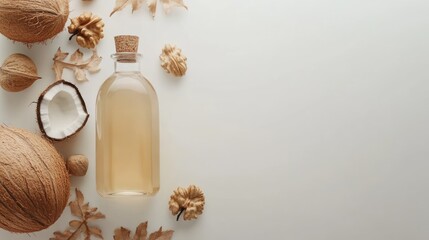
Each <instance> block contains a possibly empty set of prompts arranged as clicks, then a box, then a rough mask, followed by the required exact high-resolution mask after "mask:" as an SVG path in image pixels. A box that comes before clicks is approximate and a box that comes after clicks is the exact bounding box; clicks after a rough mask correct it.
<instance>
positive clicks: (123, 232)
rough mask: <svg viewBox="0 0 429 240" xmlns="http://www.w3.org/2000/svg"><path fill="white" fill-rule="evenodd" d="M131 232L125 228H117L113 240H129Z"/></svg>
mask: <svg viewBox="0 0 429 240" xmlns="http://www.w3.org/2000/svg"><path fill="white" fill-rule="evenodd" d="M130 234H131V231H130V230H128V229H126V228H123V227H121V228H118V229H116V230H115V235H114V236H113V239H114V240H130Z"/></svg>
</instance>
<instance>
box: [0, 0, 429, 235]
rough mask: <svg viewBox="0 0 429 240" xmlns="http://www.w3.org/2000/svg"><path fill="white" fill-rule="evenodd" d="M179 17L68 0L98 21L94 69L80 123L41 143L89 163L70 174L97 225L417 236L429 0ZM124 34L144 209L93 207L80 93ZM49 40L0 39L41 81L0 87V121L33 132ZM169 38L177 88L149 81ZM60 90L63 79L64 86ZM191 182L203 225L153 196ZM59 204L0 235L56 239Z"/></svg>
mask: <svg viewBox="0 0 429 240" xmlns="http://www.w3.org/2000/svg"><path fill="white" fill-rule="evenodd" d="M186 2H187V4H188V7H189V10H188V11H186V10H184V9H173V11H172V13H171V14H170V15H165V14H164V13H163V12H162V8H161V7H160V6H159V8H158V14H157V16H156V18H155V20H152V18H151V17H150V13H149V12H148V10H147V9H145V8H142V9H141V10H139V11H137V12H135V13H134V14H131V9H130V8H126V9H125V10H123V11H122V12H119V13H117V14H115V15H114V16H113V17H108V15H109V13H110V11H111V10H112V8H113V6H114V0H104V1H101V0H94V1H92V2H90V3H83V2H81V1H78V0H73V1H72V2H71V6H70V7H71V10H72V12H71V14H70V17H75V16H77V15H79V14H80V13H81V12H83V11H84V10H89V11H93V12H94V13H97V14H98V15H100V16H102V17H103V19H104V21H105V23H106V27H105V34H106V37H105V39H103V41H102V42H101V44H100V45H99V48H98V50H99V53H100V54H101V55H102V57H103V58H104V59H103V62H102V64H101V67H102V71H101V72H100V73H98V74H94V75H90V76H89V77H90V80H89V81H88V82H84V83H76V85H77V86H78V87H79V89H80V90H81V92H82V95H83V97H84V98H85V100H86V103H87V107H88V109H89V111H90V114H91V117H90V119H89V122H88V124H87V125H86V127H85V128H84V129H83V131H82V132H80V134H79V135H78V136H76V137H74V138H73V139H71V140H69V141H67V142H64V143H58V144H56V146H57V147H58V149H59V150H60V151H61V153H62V154H63V155H64V156H69V155H70V154H75V153H82V154H85V155H87V156H88V157H89V159H90V167H89V173H88V175H87V176H85V177H83V178H74V179H73V180H72V184H73V187H78V188H79V189H81V190H82V191H83V192H84V194H85V196H86V199H87V200H88V201H90V203H91V205H93V206H98V207H99V208H100V210H101V211H102V212H104V213H105V214H106V215H107V219H106V220H103V221H100V222H99V224H100V226H101V227H102V229H103V232H104V236H105V239H112V236H113V229H114V228H116V227H119V226H126V227H129V228H132V229H134V228H135V227H136V226H137V224H138V223H140V222H142V221H146V220H149V230H155V229H157V228H158V227H159V226H164V228H165V229H174V230H175V231H176V232H175V235H174V238H173V239H177V240H214V239H285V240H289V239H290V240H324V239H326V240H344V239H347V240H363V239H364V240H404V239H407V240H426V239H429V228H428V224H429V192H428V191H429V190H428V183H429V175H428V174H427V171H428V169H429V161H428V156H429V147H428V146H427V144H428V142H429V127H428V123H429V110H428V107H427V103H428V102H429V94H428V88H429V81H428V77H429V70H428V69H429V68H428V59H429V48H428V44H429V32H428V26H429V15H428V12H429V2H428V1H427V0H347V1H345V0H265V1H260V0H259V1H257V0H233V1H214V0H187V1H186ZM117 34H137V35H139V36H140V37H141V44H140V52H141V53H142V54H143V55H144V58H143V65H142V66H143V72H144V74H145V75H146V76H147V77H148V78H149V79H150V80H151V81H152V83H153V85H154V87H155V88H156V90H157V92H158V96H159V100H160V117H161V161H162V163H161V167H162V169H161V173H162V177H161V184H162V186H161V191H160V192H159V193H158V194H157V195H156V196H155V197H153V198H118V199H104V198H101V197H99V196H98V194H97V193H96V190H95V152H94V150H95V136H94V133H95V131H94V125H95V122H94V121H95V114H94V109H95V98H96V94H97V91H98V88H99V86H100V85H101V84H102V82H103V80H104V79H106V78H107V77H108V76H109V75H110V74H111V72H112V70H113V69H112V67H113V62H112V60H111V59H110V58H109V55H110V54H111V53H113V52H114V42H113V36H114V35H117ZM67 38H68V34H67V33H66V32H65V31H64V32H63V33H61V34H60V35H58V36H57V37H56V38H55V39H54V40H53V41H48V42H47V43H46V45H36V46H33V47H32V48H31V49H27V48H26V47H25V46H23V45H22V44H19V43H16V44H13V43H12V42H11V41H9V40H7V39H5V38H4V37H1V38H0V44H1V49H2V51H1V56H0V60H1V61H3V60H4V59H5V58H6V57H7V56H8V55H9V54H11V53H15V52H20V53H25V54H28V55H29V56H31V57H32V58H33V59H34V60H35V62H36V63H37V67H38V69H39V74H40V75H41V76H42V77H43V79H42V80H39V81H37V82H36V83H35V84H34V85H33V86H32V87H31V88H29V89H27V90H25V91H23V92H21V93H8V92H5V91H0V122H1V123H4V124H7V125H9V126H15V127H21V128H26V129H29V130H31V131H34V132H38V128H37V124H36V116H35V104H31V102H33V101H36V100H37V98H38V96H39V94H40V93H41V92H42V90H43V89H44V88H46V87H47V86H48V85H49V84H50V83H51V82H53V79H54V75H53V72H52V70H51V64H52V61H51V59H52V57H53V55H54V53H55V51H56V49H57V48H58V47H59V46H61V47H62V49H63V50H66V51H69V52H72V51H74V50H75V49H76V47H77V45H76V43H75V42H74V41H71V42H69V41H68V40H67ZM165 43H174V44H177V45H178V46H179V47H181V48H182V49H183V52H184V54H185V55H187V56H188V59H189V60H188V66H189V70H188V73H187V75H186V77H184V78H181V79H178V78H174V77H171V76H169V75H167V74H165V73H164V72H163V70H162V69H161V68H160V66H159V60H158V56H159V54H160V52H161V48H162V47H163V45H164V44H165ZM64 78H65V79H66V80H69V81H74V79H73V78H72V75H71V74H70V72H67V73H66V74H65V75H64ZM189 184H197V185H199V186H200V187H201V188H202V189H203V190H204V191H205V193H206V198H207V205H206V210H205V212H204V214H203V215H202V216H201V217H200V218H199V219H198V220H197V221H192V222H184V221H180V222H176V221H175V219H174V217H173V216H171V215H170V213H169V211H168V200H169V196H170V194H171V193H172V191H173V190H174V189H175V188H176V187H178V186H187V185H189ZM71 219H72V217H71V216H70V214H69V210H68V208H67V209H66V210H65V212H64V214H63V216H62V217H61V218H60V220H59V221H58V222H57V223H56V224H55V225H53V226H52V227H51V228H49V229H48V230H45V231H42V232H40V233H34V234H29V235H26V234H25V235H16V234H9V233H7V232H6V231H3V230H1V231H0V239H4V240H11V239H48V238H49V237H50V236H51V234H52V232H54V231H55V230H62V229H65V228H66V226H67V223H68V221H69V220H71Z"/></svg>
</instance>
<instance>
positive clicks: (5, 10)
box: [0, 0, 69, 43]
mask: <svg viewBox="0 0 429 240" xmlns="http://www.w3.org/2000/svg"><path fill="white" fill-rule="evenodd" d="M68 15H69V0H0V33H2V34H3V35H5V36H6V37H8V38H10V39H12V40H14V41H18V42H23V43H36V42H42V41H45V40H47V39H50V38H52V37H54V36H55V35H57V34H58V33H59V32H61V31H63V29H64V25H65V24H66V22H67V19H68Z"/></svg>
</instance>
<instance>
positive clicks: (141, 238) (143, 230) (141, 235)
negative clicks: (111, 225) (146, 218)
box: [133, 222, 147, 240]
mask: <svg viewBox="0 0 429 240" xmlns="http://www.w3.org/2000/svg"><path fill="white" fill-rule="evenodd" d="M146 236H147V222H144V223H140V224H139V225H138V227H137V228H136V234H135V235H134V237H133V240H146Z"/></svg>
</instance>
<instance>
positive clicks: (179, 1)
mask: <svg viewBox="0 0 429 240" xmlns="http://www.w3.org/2000/svg"><path fill="white" fill-rule="evenodd" d="M160 1H161V3H162V6H163V8H164V12H166V13H169V12H170V9H171V7H184V8H185V9H188V7H187V6H186V5H185V3H184V2H183V0H160Z"/></svg>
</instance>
